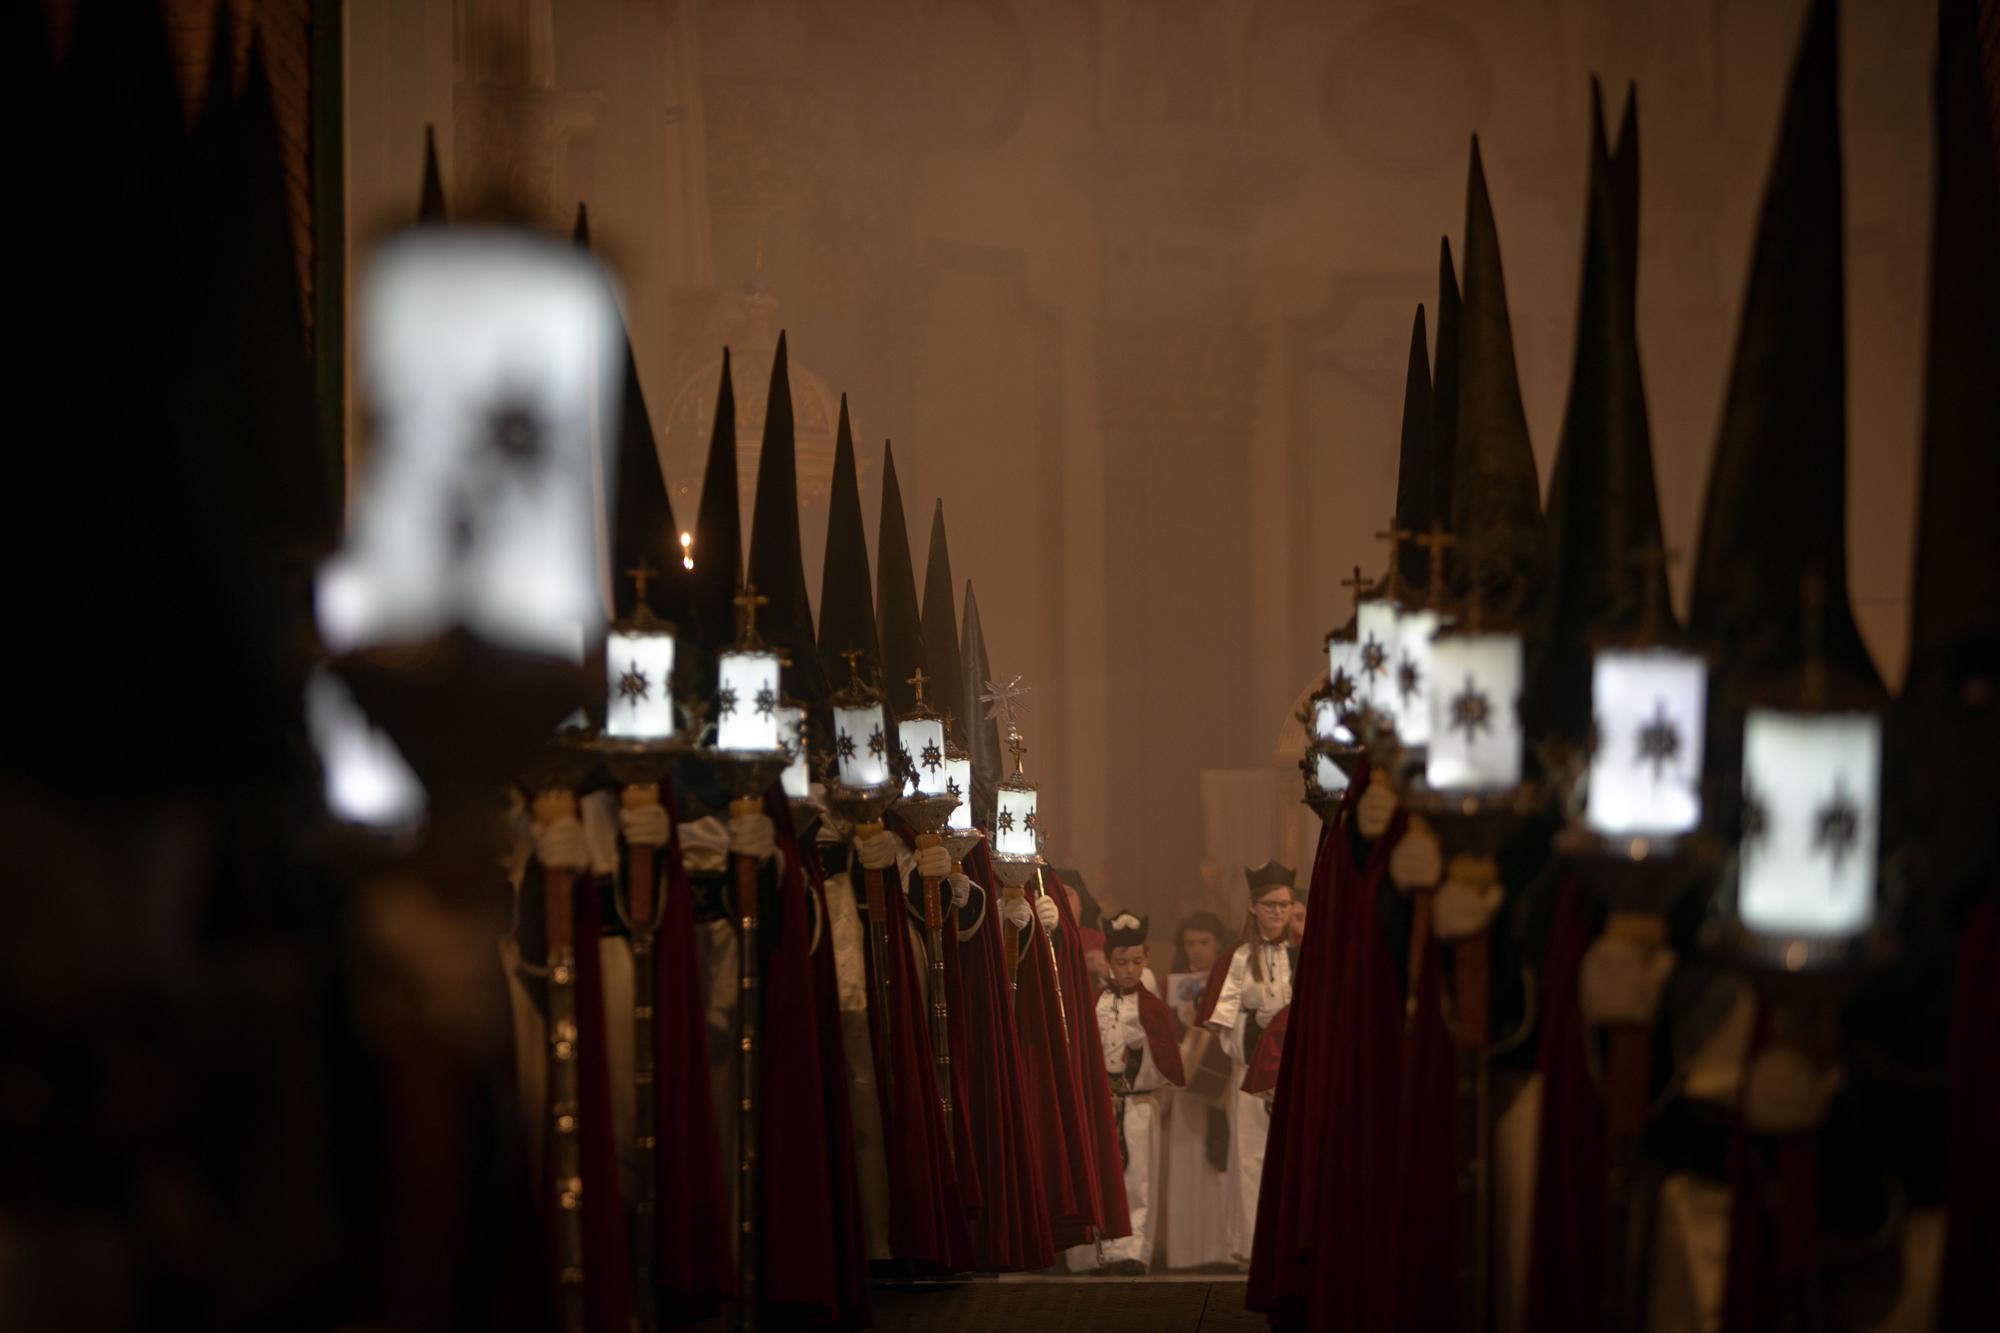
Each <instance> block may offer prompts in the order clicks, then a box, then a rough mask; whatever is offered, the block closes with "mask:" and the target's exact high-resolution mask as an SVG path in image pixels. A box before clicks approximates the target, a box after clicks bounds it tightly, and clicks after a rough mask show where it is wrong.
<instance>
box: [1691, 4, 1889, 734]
mask: <svg viewBox="0 0 2000 1333" xmlns="http://www.w3.org/2000/svg"><path fill="white" fill-rule="evenodd" d="M1837 29H1838V24H1837V22H1836V16H1835V13H1834V6H1833V5H1832V3H1831V2H1830V0H1814V4H1813V6H1812V10H1811V12H1810V14H1809V15H1808V17H1807V21H1806V29H1805V35H1804V37H1803V39H1802V41H1801V42H1800V45H1799V51H1798V57H1797V60H1796V62H1795V63H1794V65H1793V67H1792V75H1791V81H1790V90H1789V92H1788V94H1787V97H1786V102H1785V118H1784V125H1783V127H1782V129H1781V130H1780V132H1779V136H1778V146H1777V152H1776V155H1775V157H1774V158H1773V160H1772V164H1771V173H1770V177H1769V179H1768V180H1767V182H1766V184H1765V190H1764V203H1763V209H1762V213H1761V216H1760V218H1759V221H1758V229H1757V245H1756V249H1755V252H1754V253H1753V255H1752V257H1751V262H1750V281H1749V290H1748V291H1747V292H1746V293H1745V295H1744V299H1743V313H1742V316H1741V321H1740V323H1739V326H1738V329H1737V338H1736V357H1735V364H1734V366H1733V368H1732V369H1731V372H1730V377H1729V391H1728V395H1727V397H1726V399H1725V407H1724V410H1723V418H1722V430H1721V434H1720V438H1719V439H1718V440H1717V442H1716V448H1715V458H1714V462H1713V464H1712V465H1711V467H1710V471H1709V478H1708V498H1707V504H1706V507H1705V510H1704V513H1703V517H1702V528H1701V547H1700V554H1699V557H1698V559H1697V562H1696V565H1695V571H1694V592H1693V597H1692V599H1691V601H1690V606H1689V628H1690V629H1691V630H1692V631H1693V633H1694V634H1695V635H1696V637H1697V638H1698V639H1699V640H1701V641H1702V642H1703V643H1705V644H1707V645H1710V646H1711V647H1714V648H1716V649H1718V650H1720V649H1724V648H1726V650H1727V651H1726V653H1724V654H1723V655H1721V656H1719V657H1718V659H1717V660H1716V663H1715V674H1714V679H1713V681H1712V685H1711V693H1710V697H1711V700H1712V701H1715V702H1716V703H1719V704H1720V706H1714V705H1713V704H1712V706H1711V708H1710V710H1709V712H1710V723H1711V725H1710V746H1709V752H1710V754H1711V755H1712V756H1714V757H1715V758H1716V760H1717V765H1716V771H1717V772H1719V773H1728V772H1731V771H1733V769H1734V766H1735V757H1736V755H1737V754H1738V752H1739V749H1740V744H1741V739H1742V738H1741V735H1740V731H1741V727H1740V722H1741V718H1742V708H1743V706H1744V704H1745V703H1746V702H1747V701H1748V699H1749V698H1750V696H1751V694H1752V693H1753V692H1755V691H1756V690H1758V689H1760V688H1770V687H1773V686H1775V685H1776V684H1777V682H1778V680H1779V679H1780V678H1782V677H1784V676H1787V675H1789V674H1790V673H1793V672H1795V671H1797V670H1798V669H1799V668H1800V667H1801V666H1802V665H1803V664H1804V662H1805V658H1806V637H1807V636H1806V630H1805V627H1804V624H1803V621H1804V616H1803V614H1802V610H1801V608H1802V605H1803V603H1802V601H1801V590H1802V589H1803V588H1804V586H1805V584H1806V582H1807V580H1808V578H1809V577H1810V578H1814V579H1817V580H1818V582H1819V585H1820V587H1821V588H1822V589H1823V591H1824V594H1825V596H1824V598H1823V599H1822V602H1821V605H1822V607H1823V611H1822V613H1821V619H1820V622H1819V624H1818V625H1817V626H1816V627H1815V632H1814V635H1813V637H1814V638H1816V639H1817V640H1818V648H1819V653H1820V658H1821V662H1822V664H1823V665H1824V667H1825V668H1826V670H1827V674H1828V677H1829V679H1830V681H1832V682H1833V683H1835V684H1836V685H1838V684H1841V683H1844V684H1846V685H1847V686H1849V687H1851V688H1852V690H1853V691H1854V692H1855V694H1856V696H1857V698H1868V699H1873V698H1876V697H1879V695H1880V693H1881V678H1880V677H1879V676H1878V675H1877V673H1876V670H1875V664H1874V661H1873V660H1872V659H1871V658H1870V657H1869V654H1868V649H1867V647H1866V645H1865V644H1864V643H1863V642H1862V639H1861V633H1860V631H1859V630H1858V629H1857V628H1856V626H1855V623H1854V614H1853V611H1852V609H1851V607H1850V606H1849V604H1848V590H1847V320H1846V299H1845V287H1844V282H1843V275H1842V269H1841V262H1842V259H1841V244H1842V207H1841V152H1840V104H1839V95H1840V79H1839V73H1840V71H1839V47H1838V31H1837Z"/></svg>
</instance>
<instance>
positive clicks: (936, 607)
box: [924, 500, 978, 753]
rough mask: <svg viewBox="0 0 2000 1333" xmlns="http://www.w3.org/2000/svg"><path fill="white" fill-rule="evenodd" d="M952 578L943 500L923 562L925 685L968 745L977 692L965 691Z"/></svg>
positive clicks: (958, 740)
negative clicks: (972, 705)
mask: <svg viewBox="0 0 2000 1333" xmlns="http://www.w3.org/2000/svg"><path fill="white" fill-rule="evenodd" d="M954 594H955V589H954V585H953V584H952V581H951V549H950V547H949V546H948V545H947V544H946V542H945V535H944V501H942V500H939V501H938V502H937V507H936V508H935V509H933V510H932V511H931V551H930V557H929V559H928V560H927V561H926V562H925V565H924V674H925V675H926V676H929V677H930V681H929V683H928V684H927V685H926V686H925V687H924V689H925V693H926V695H927V696H928V697H929V698H930V704H931V707H932V708H935V709H936V710H937V711H938V712H940V713H943V714H944V715H945V716H946V717H948V718H950V719H951V737H952V740H953V741H954V742H956V743H957V744H959V745H962V746H965V747H966V750H967V753H970V752H971V746H970V745H969V744H967V741H968V738H969V737H970V736H971V730H970V728H971V726H972V715H971V713H970V712H969V711H968V708H969V703H968V701H973V700H976V699H977V697H978V696H977V695H968V694H967V693H966V692H965V660H964V657H963V655H962V654H961V653H960V652H959V646H958V606H957V598H956V596H955V595H954Z"/></svg>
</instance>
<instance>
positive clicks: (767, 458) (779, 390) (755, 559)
mask: <svg viewBox="0 0 2000 1333" xmlns="http://www.w3.org/2000/svg"><path fill="white" fill-rule="evenodd" d="M790 365H791V363H790V358H789V356H788V354H787V353H786V350H785V335H784V332H783V331H782V330H780V331H779V333H778V354H777V356H776V357H774V358H773V359H772V362H771V392H770V397H769V398H768V399H767V400H766V402H765V406H764V443H763V449H762V452H761V453H760V454H759V455H758V458H757V498H756V502H755V506H754V508H753V509H752V510H751V517H750V582H752V583H754V584H756V585H757V591H758V593H759V594H761V595H762V596H764V597H767V598H769V599H770V604H769V605H768V606H766V607H765V608H764V610H763V613H762V614H761V615H760V616H759V617H758V620H757V624H758V626H759V628H760V630H761V632H762V633H763V636H764V638H765V639H766V640H767V641H769V642H770V643H771V644H772V645H774V646H775V647H776V648H777V649H778V651H779V652H780V653H781V654H782V655H783V656H784V658H785V660H786V661H787V662H788V663H790V665H789V666H787V667H786V668H785V679H784V688H785V694H786V695H787V696H788V697H790V698H793V699H796V700H798V701H799V702H800V703H802V704H805V705H806V707H807V710H808V711H809V712H811V713H815V714H816V713H817V712H818V711H819V710H820V709H821V708H823V707H824V706H825V705H826V698H827V685H826V673H825V671H823V670H821V668H820V662H819V649H818V647H817V646H816V644H815V636H814V634H813V618H812V604H811V602H810V601H808V600H807V596H806V562H805V556H804V553H803V552H802V551H801V549H800V546H799V477H798V462H797V444H796V441H795V439H794V425H793V420H792V378H791V368H790Z"/></svg>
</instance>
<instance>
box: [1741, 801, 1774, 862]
mask: <svg viewBox="0 0 2000 1333" xmlns="http://www.w3.org/2000/svg"><path fill="white" fill-rule="evenodd" d="M1741 822H1742V828H1741V830H1740V832H1739V836H1740V838H1741V841H1742V843H1743V847H1744V850H1746V851H1747V850H1749V849H1750V848H1751V847H1752V846H1753V845H1754V844H1757V843H1761V842H1762V841H1763V840H1764V835H1765V834H1766V833H1768V832H1770V829H1771V818H1770V816H1769V815H1768V814H1766V813H1765V811H1764V800H1763V798H1762V797H1760V796H1759V795H1757V793H1756V792H1754V791H1750V790H1748V789H1746V790H1745V791H1744V793H1743V813H1742V815H1741Z"/></svg>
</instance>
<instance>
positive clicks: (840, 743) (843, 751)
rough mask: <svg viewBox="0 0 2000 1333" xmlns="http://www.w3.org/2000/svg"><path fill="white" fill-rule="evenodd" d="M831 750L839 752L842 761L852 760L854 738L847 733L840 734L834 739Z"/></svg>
mask: <svg viewBox="0 0 2000 1333" xmlns="http://www.w3.org/2000/svg"><path fill="white" fill-rule="evenodd" d="M833 748H834V749H836V750H838V751H839V752H840V757H841V758H842V759H852V758H854V748H855V747H854V737H853V736H852V735H851V734H849V733H848V732H845V731H843V732H841V733H840V735H839V736H837V737H835V738H834V742H833Z"/></svg>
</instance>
